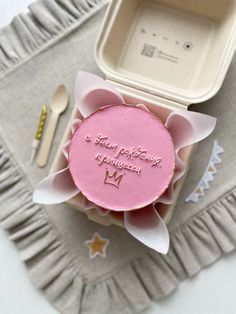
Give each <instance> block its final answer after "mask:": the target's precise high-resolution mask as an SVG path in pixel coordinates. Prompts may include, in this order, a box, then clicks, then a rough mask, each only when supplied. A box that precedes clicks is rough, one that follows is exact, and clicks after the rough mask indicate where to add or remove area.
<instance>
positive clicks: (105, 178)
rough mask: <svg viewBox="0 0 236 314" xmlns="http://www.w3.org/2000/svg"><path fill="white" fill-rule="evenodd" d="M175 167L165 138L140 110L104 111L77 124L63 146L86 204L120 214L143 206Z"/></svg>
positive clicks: (167, 136) (168, 138) (150, 116)
mask: <svg viewBox="0 0 236 314" xmlns="http://www.w3.org/2000/svg"><path fill="white" fill-rule="evenodd" d="M174 168H175V151H174V146H173V142H172V139H171V136H170V134H169V132H168V130H167V129H166V128H165V126H164V125H163V124H162V122H161V121H160V120H159V119H158V118H157V117H156V116H154V115H153V114H151V113H149V112H147V111H146V110H144V109H141V108H139V107H134V106H128V105H114V106H106V107H103V108H101V109H99V110H97V111H95V112H94V113H93V114H91V115H90V116H89V117H87V118H86V119H84V120H83V122H82V123H81V125H80V126H79V128H78V129H77V131H76V132H75V134H74V135H73V138H72V140H71V144H70V147H69V169H70V173H71V176H72V178H73V181H74V183H75V185H76V186H77V187H78V189H79V190H80V191H81V192H82V193H83V195H84V196H85V197H87V199H89V200H90V201H91V202H93V203H95V204H97V205H98V206H101V207H103V208H107V209H111V210H115V211H123V210H132V209H138V208H141V207H144V206H146V205H148V204H150V203H152V202H153V201H155V200H156V199H157V198H158V197H159V196H160V195H161V194H162V193H163V192H164V191H165V190H166V188H167V187H168V185H169V183H170V181H171V179H172V177H173V174H174Z"/></svg>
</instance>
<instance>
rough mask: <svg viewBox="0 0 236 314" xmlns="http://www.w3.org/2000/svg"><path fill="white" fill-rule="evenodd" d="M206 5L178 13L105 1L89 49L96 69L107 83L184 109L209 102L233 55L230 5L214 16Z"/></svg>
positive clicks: (235, 30) (234, 8)
mask: <svg viewBox="0 0 236 314" xmlns="http://www.w3.org/2000/svg"><path fill="white" fill-rule="evenodd" d="M208 2H209V3H208ZM210 2H211V3H212V0H204V1H203V0H199V2H198V1H197V2H196V1H192V0H189V2H188V3H189V7H188V8H185V7H182V8H181V6H180V5H178V7H176V1H174V0H169V1H166V0H162V1H159V2H157V1H144V0H143V1H142V0H129V1H125V0H111V1H110V4H109V7H108V10H107V12H106V16H105V19H104V22H103V25H102V28H101V31H100V34H99V37H98V40H97V44H96V49H95V56H96V61H97V64H98V66H99V67H100V69H101V70H102V71H103V73H104V74H105V75H106V78H107V79H108V80H110V81H113V82H115V83H118V84H121V85H126V86H129V87H132V88H134V89H137V90H141V91H145V92H147V93H149V94H152V95H157V96H159V97H163V98H166V99H170V100H173V101H176V102H179V103H181V104H185V105H186V106H187V105H189V104H192V103H199V102H202V101H205V100H207V99H209V98H211V97H212V96H214V95H215V94H216V93H217V92H218V90H219V89H220V87H221V85H222V83H223V80H224V78H225V75H226V72H227V70H228V67H229V65H230V62H231V60H232V57H233V55H234V52H235V48H236V4H235V2H234V1H231V0H219V3H217V5H218V8H217V11H214V8H212V7H211V9H210V4H211V3H210ZM166 3H167V4H166ZM183 3H185V5H186V3H187V2H186V1H183ZM190 4H191V5H190ZM207 4H209V5H208V6H209V12H208V11H207V10H206V8H207V7H208V6H207ZM201 5H202V8H201ZM195 6H196V7H195ZM201 9H202V11H201ZM197 10H198V11H197Z"/></svg>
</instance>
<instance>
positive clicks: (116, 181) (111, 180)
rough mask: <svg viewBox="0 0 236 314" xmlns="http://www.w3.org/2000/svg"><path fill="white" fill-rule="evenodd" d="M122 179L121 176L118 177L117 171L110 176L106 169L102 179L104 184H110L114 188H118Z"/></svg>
mask: <svg viewBox="0 0 236 314" xmlns="http://www.w3.org/2000/svg"><path fill="white" fill-rule="evenodd" d="M122 178H123V174H120V175H118V171H114V172H113V174H110V173H109V171H108V169H106V176H105V179H104V183H105V184H110V185H113V186H115V187H116V188H119V187H120V182H121V180H122Z"/></svg>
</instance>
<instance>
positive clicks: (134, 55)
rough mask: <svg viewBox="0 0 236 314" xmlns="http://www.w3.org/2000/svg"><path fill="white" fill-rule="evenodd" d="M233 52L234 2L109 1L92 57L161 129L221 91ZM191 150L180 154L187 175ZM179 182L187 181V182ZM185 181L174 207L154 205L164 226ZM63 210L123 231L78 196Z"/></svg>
mask: <svg viewBox="0 0 236 314" xmlns="http://www.w3.org/2000/svg"><path fill="white" fill-rule="evenodd" d="M235 47H236V2H235V1H233V0H217V2H216V1H215V0H198V1H196V0H181V1H178V0H159V1H158V0H157V1H155V0H149V1H145V0H129V1H127V0H111V1H110V3H109V6H108V9H107V13H106V16H105V19H104V23H103V25H102V28H101V31H100V34H99V38H98V41H97V45H96V49H95V55H96V61H97V64H98V66H99V67H100V69H101V70H102V71H103V73H104V74H105V76H106V79H107V80H108V81H109V82H110V83H112V84H113V86H114V87H115V88H116V89H117V90H118V91H119V92H120V93H121V94H122V96H123V97H124V99H125V101H126V103H127V104H139V103H142V104H145V105H146V106H147V107H148V108H149V109H150V111H152V112H154V113H155V114H156V115H157V116H158V117H159V118H160V119H161V120H162V121H163V122H165V120H166V118H167V117H168V115H169V114H170V112H171V111H173V110H180V109H182V110H183V109H184V110H187V109H188V106H189V105H190V104H193V103H200V102H203V101H205V100H207V99H210V98H211V97H213V96H214V95H215V94H216V93H217V92H218V90H219V89H220V87H221V85H222V82H223V80H224V78H225V75H226V72H227V70H228V67H229V65H230V62H231V60H232V57H233V55H234V52H235ZM78 117H80V114H79V112H78V110H77V107H76V105H75V108H74V110H73V113H72V116H71V119H70V122H69V123H68V127H67V129H66V131H65V134H64V138H63V139H62V142H61V145H60V147H59V150H58V152H57V155H56V158H55V161H54V163H53V165H52V169H51V172H55V171H59V170H61V169H63V168H64V167H65V166H66V160H65V158H64V155H63V154H62V146H63V145H64V144H65V143H66V142H67V141H68V140H69V139H70V136H71V131H70V124H71V122H72V121H73V120H74V119H76V118H78ZM194 148H195V147H194V146H191V147H186V148H184V149H183V150H182V151H181V158H182V159H183V160H184V161H185V163H186V172H185V176H186V174H187V170H188V168H189V166H190V163H191V157H192V156H193V154H194ZM185 176H184V177H185ZM184 177H182V178H181V179H180V180H179V181H178V182H177V183H176V184H175V192H174V202H173V203H172V204H171V205H161V204H159V207H158V211H159V212H160V214H161V215H162V217H163V220H164V221H165V223H168V222H169V221H170V219H171V217H172V214H173V211H174V208H175V205H176V202H177V199H178V196H179V193H180V190H181V187H182V185H183V182H184ZM68 203H69V204H70V205H71V206H72V207H74V208H76V209H78V210H80V211H83V212H85V213H86V214H87V215H88V217H89V218H90V219H91V220H93V221H96V222H98V223H102V224H104V225H110V224H116V225H119V226H123V219H122V214H120V213H119V214H118V213H114V212H111V213H110V214H108V215H106V216H100V215H99V214H98V213H97V211H96V209H95V208H90V209H88V208H87V200H86V199H85V197H84V196H83V195H81V194H79V195H78V196H76V197H74V198H72V199H71V200H69V201H68Z"/></svg>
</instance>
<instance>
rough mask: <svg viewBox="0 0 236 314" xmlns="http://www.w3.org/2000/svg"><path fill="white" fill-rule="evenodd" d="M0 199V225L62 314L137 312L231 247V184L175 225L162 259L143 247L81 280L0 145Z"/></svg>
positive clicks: (235, 236) (235, 203) (234, 233)
mask: <svg viewBox="0 0 236 314" xmlns="http://www.w3.org/2000/svg"><path fill="white" fill-rule="evenodd" d="M0 204H1V211H0V224H1V226H2V227H3V228H4V229H5V230H6V231H7V232H8V234H9V238H10V239H11V240H12V241H14V242H15V244H16V246H17V248H18V250H19V253H20V257H21V259H22V261H24V262H25V263H26V265H27V267H28V270H29V273H30V276H31V278H32V280H33V282H34V284H35V285H36V286H37V287H38V288H40V289H42V290H43V291H44V292H45V295H46V296H47V298H48V299H49V300H50V301H51V302H52V303H53V304H54V305H55V306H56V308H58V310H59V311H61V312H62V313H63V314H74V313H83V314H85V313H86V314H91V313H102V314H106V313H107V314H108V313H113V314H115V313H117V314H118V313H124V314H125V313H134V312H139V311H142V310H143V309H145V308H146V307H147V306H148V305H149V304H150V303H151V301H152V300H155V299H158V298H161V297H164V296H165V295H168V294H169V293H170V292H171V291H172V290H173V289H174V288H175V287H176V286H177V284H178V283H179V282H180V281H182V280H184V279H185V278H187V277H189V276H193V275H195V274H196V273H197V272H198V271H200V269H201V268H203V267H206V266H207V265H209V264H211V263H213V262H215V261H216V260H217V259H218V258H220V257H221V256H222V255H224V254H227V253H229V252H231V251H232V250H233V249H234V248H235V247H236V212H235V208H236V189H235V190H232V191H231V192H230V193H228V194H226V195H224V196H223V197H221V198H220V199H219V200H218V201H217V202H215V203H213V204H212V205H210V206H209V207H208V208H207V209H206V210H205V211H202V212H200V213H199V214H198V215H196V216H194V217H193V218H192V219H190V220H189V221H188V222H187V223H185V224H184V225H183V226H181V228H179V229H177V230H175V231H174V232H173V233H172V235H171V246H170V250H169V253H168V255H167V256H163V255H159V254H157V253H155V252H154V251H152V250H150V251H149V252H147V253H146V254H143V255H142V256H137V257H136V258H133V259H132V260H130V261H129V262H128V263H127V264H126V265H125V266H124V267H121V268H120V269H119V270H116V271H115V272H114V273H113V274H111V275H109V276H107V277H106V278H101V279H100V280H98V281H97V282H92V283H87V282H84V281H83V279H82V278H81V276H80V274H79V271H78V269H77V267H76V266H75V263H74V262H73V259H72V257H70V254H69V252H67V249H66V246H65V244H64V243H63V242H61V240H60V238H59V235H58V234H57V231H56V229H55V227H54V226H53V225H52V224H51V222H50V221H49V220H48V217H47V213H46V211H45V210H44V208H43V207H40V206H39V205H37V204H34V203H33V202H32V191H31V189H30V187H29V186H28V183H27V182H26V181H25V180H24V178H23V175H22V174H21V173H20V170H19V169H17V167H16V166H15V164H14V161H13V160H11V158H10V156H9V155H8V154H7V151H6V149H4V147H3V146H2V145H0ZM134 290H135V291H134ZM75 309H77V310H76V311H75Z"/></svg>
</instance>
